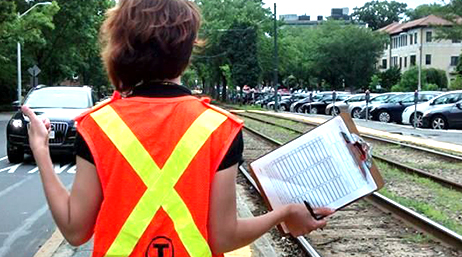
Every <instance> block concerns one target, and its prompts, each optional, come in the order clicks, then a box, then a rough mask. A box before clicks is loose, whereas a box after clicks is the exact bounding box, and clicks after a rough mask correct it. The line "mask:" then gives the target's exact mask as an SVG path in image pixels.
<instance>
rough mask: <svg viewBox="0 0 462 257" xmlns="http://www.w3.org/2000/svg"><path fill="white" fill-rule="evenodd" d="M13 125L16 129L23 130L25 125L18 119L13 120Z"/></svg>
mask: <svg viewBox="0 0 462 257" xmlns="http://www.w3.org/2000/svg"><path fill="white" fill-rule="evenodd" d="M11 125H12V126H13V127H15V128H22V126H23V123H22V120H18V119H13V120H12V121H11Z"/></svg>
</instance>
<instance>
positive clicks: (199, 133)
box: [91, 105, 227, 257]
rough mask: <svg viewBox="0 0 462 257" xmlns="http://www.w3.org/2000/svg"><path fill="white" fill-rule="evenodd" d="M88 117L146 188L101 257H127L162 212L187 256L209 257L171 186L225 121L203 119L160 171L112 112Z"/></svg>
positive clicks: (211, 114) (209, 114)
mask: <svg viewBox="0 0 462 257" xmlns="http://www.w3.org/2000/svg"><path fill="white" fill-rule="evenodd" d="M91 117H92V118H93V119H94V120H95V122H96V123H97V124H98V126H99V127H100V128H101V129H102V130H103V132H104V133H105V134H106V135H107V136H108V137H109V139H110V140H111V141H112V143H113V144H114V145H115V147H116V148H117V149H118V151H119V152H120V153H121V154H122V155H123V156H124V158H125V159H126V160H127V162H128V163H129V164H130V165H131V167H132V168H133V170H134V171H135V172H136V173H137V174H138V176H139V177H140V178H141V180H142V181H143V183H144V184H145V185H146V187H147V189H146V191H145V192H144V194H143V196H142V197H141V198H140V200H139V201H138V203H137V205H136V206H135V208H134V209H133V211H132V212H131V214H130V216H129V217H128V219H127V220H126V221H125V223H124V225H123V226H122V228H121V230H120V232H119V234H118V235H117V237H116V239H115V240H114V242H113V243H112V245H111V246H110V248H109V250H108V251H107V253H106V255H105V256H128V255H130V254H131V252H132V251H133V249H134V248H135V246H136V244H137V243H138V240H139V239H140V238H141V236H142V235H143V233H144V231H145V230H146V228H147V227H148V225H149V224H150V223H151V221H152V219H153V218H154V216H155V214H156V213H157V211H158V210H159V208H160V207H162V208H163V209H164V211H165V212H166V213H167V214H168V215H169V217H170V218H171V220H172V221H173V224H174V227H175V230H176V232H177V233H178V236H179V238H180V239H181V241H182V243H183V245H184V247H185V248H186V250H187V251H188V253H189V255H190V256H191V257H210V256H211V255H212V253H211V250H210V247H209V245H208V243H207V241H206V240H205V238H204V237H203V236H202V234H201V233H200V231H199V229H198V228H197V226H196V224H195V223H194V220H193V217H192V215H191V213H190V212H189V209H188V207H187V206H186V204H185V203H184V202H183V200H182V199H181V197H180V195H178V193H177V192H176V190H175V188H174V186H175V184H176V183H177V182H178V180H179V179H180V177H181V175H182V174H183V173H184V171H185V170H186V169H187V167H188V166H189V164H190V162H191V161H192V159H193V158H194V157H195V156H196V154H197V152H198V151H199V150H200V149H201V147H202V146H203V145H204V143H205V142H206V141H207V139H208V138H209V137H210V135H211V134H212V133H213V132H214V131H215V130H216V129H217V128H218V127H219V126H220V125H221V124H222V123H223V122H224V121H225V120H226V119H227V117H226V116H225V115H223V114H221V113H218V112H216V111H213V110H210V109H208V110H206V111H205V112H204V113H202V114H201V115H200V116H199V117H198V118H197V119H196V120H195V121H194V123H193V124H192V125H191V126H190V127H189V128H188V130H187V131H186V133H185V134H184V135H183V136H182V138H181V139H180V141H179V142H178V143H177V145H176V146H175V149H174V150H173V152H172V153H171V155H170V157H169V158H168V160H167V161H166V163H165V165H164V167H163V168H162V169H160V168H159V167H158V166H157V164H156V163H155V161H154V160H153V159H152V157H151V156H150V154H149V153H148V151H147V150H146V149H145V148H144V146H143V145H142V144H141V143H140V141H139V140H138V138H137V137H136V136H135V134H133V132H132V131H131V129H130V128H129V127H128V126H127V124H125V122H124V121H123V120H122V119H121V118H120V116H119V115H118V114H117V113H116V112H115V110H114V109H113V108H112V107H111V106H109V105H108V106H106V107H104V108H102V109H100V110H98V111H96V112H94V113H92V114H91Z"/></svg>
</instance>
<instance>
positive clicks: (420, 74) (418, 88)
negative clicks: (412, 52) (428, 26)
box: [417, 28, 423, 91]
mask: <svg viewBox="0 0 462 257" xmlns="http://www.w3.org/2000/svg"><path fill="white" fill-rule="evenodd" d="M422 51H423V28H422V29H420V45H419V85H418V86H417V90H418V91H421V90H422V58H423V54H422Z"/></svg>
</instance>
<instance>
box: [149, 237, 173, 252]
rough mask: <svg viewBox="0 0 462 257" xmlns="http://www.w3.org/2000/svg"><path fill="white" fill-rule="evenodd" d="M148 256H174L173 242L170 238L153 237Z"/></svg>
mask: <svg viewBox="0 0 462 257" xmlns="http://www.w3.org/2000/svg"><path fill="white" fill-rule="evenodd" d="M145 256H146V257H174V256H175V253H174V250H173V243H172V240H171V239H170V238H167V237H165V236H158V237H156V238H154V239H152V241H151V243H150V244H149V246H148V249H147V250H146V254H145Z"/></svg>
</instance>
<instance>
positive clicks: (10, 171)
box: [0, 163, 22, 174]
mask: <svg viewBox="0 0 462 257" xmlns="http://www.w3.org/2000/svg"><path fill="white" fill-rule="evenodd" d="M21 164H22V163H18V164H16V165H13V166H8V167H6V168H3V169H1V170H0V173H2V172H4V171H8V173H10V174H11V173H14V172H15V171H16V170H17V169H18V168H19V166H21Z"/></svg>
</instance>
